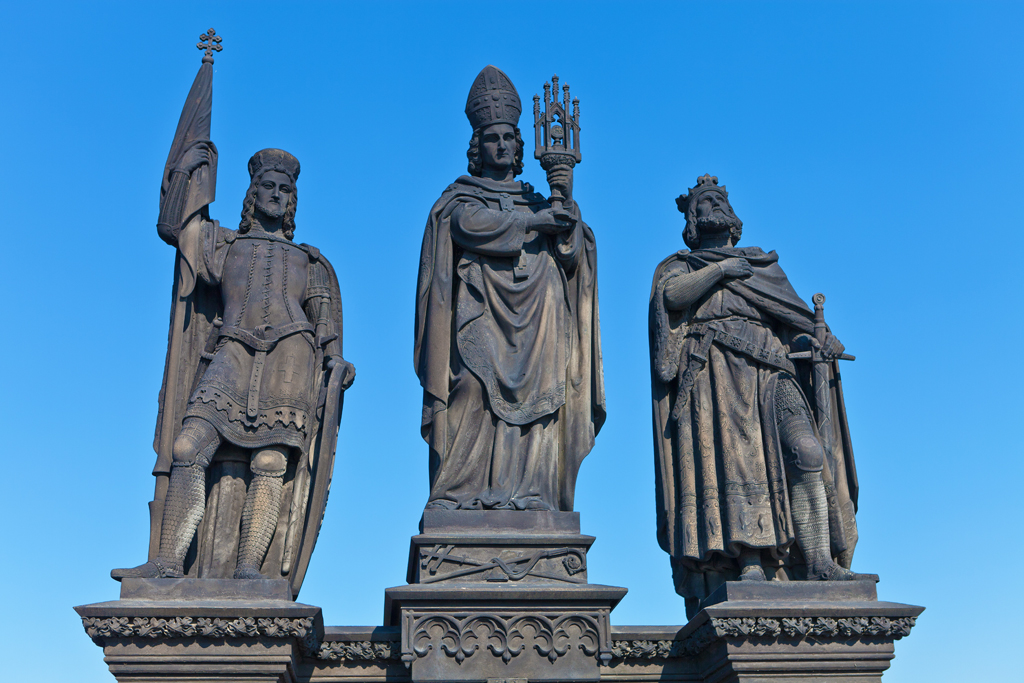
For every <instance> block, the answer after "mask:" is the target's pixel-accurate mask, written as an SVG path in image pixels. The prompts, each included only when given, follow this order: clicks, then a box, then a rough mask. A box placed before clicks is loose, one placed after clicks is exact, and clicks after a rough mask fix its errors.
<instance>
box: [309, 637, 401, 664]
mask: <svg viewBox="0 0 1024 683" xmlns="http://www.w3.org/2000/svg"><path fill="white" fill-rule="evenodd" d="M400 657H401V648H400V647H399V644H398V641H388V642H370V641H368V640H360V641H352V642H341V641H330V642H326V643H323V644H321V645H320V649H319V650H317V653H316V658H317V659H322V660H327V661H335V662H340V661H346V660H347V661H380V660H389V659H394V660H397V659H399V658H400Z"/></svg>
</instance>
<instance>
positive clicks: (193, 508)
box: [160, 417, 221, 572]
mask: <svg viewBox="0 0 1024 683" xmlns="http://www.w3.org/2000/svg"><path fill="white" fill-rule="evenodd" d="M220 441H221V440H220V435H219V434H217V430H216V429H215V428H214V426H213V425H211V424H210V423H209V422H207V421H206V420H202V419H199V418H194V417H190V418H188V419H187V420H185V423H184V424H183V425H182V428H181V433H179V434H178V438H177V439H175V440H174V461H173V462H172V467H171V480H170V482H169V483H168V485H167V496H166V498H164V516H163V524H162V526H161V531H160V559H161V560H162V561H163V562H164V563H165V564H167V565H168V566H170V567H172V568H173V569H174V570H176V571H179V572H180V571H182V567H183V565H184V562H185V554H186V553H187V552H188V547H189V545H191V544H192V537H193V536H195V533H196V529H197V528H198V527H199V522H201V521H202V519H203V509H204V507H205V504H206V468H207V467H208V466H209V465H210V460H211V459H212V458H213V454H214V453H216V452H217V448H218V447H219V446H220Z"/></svg>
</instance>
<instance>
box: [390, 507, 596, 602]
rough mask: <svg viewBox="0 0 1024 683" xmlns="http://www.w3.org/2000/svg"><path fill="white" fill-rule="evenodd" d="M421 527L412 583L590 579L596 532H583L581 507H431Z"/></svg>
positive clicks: (413, 557) (413, 553)
mask: <svg viewBox="0 0 1024 683" xmlns="http://www.w3.org/2000/svg"><path fill="white" fill-rule="evenodd" d="M420 529H421V530H422V532H423V533H421V534H419V535H417V536H413V537H412V541H411V548H410V551H409V571H408V576H407V580H408V581H409V583H424V584H426V583H437V582H441V581H460V582H475V581H487V582H504V581H510V582H523V583H535V582H539V583H560V582H564V583H577V584H583V583H586V582H587V551H588V550H589V549H590V546H591V545H592V544H593V543H594V537H593V536H586V535H583V534H580V533H579V530H580V523H579V513H576V512H550V511H532V510H525V511H518V510H479V511H478V510H425V511H424V513H423V519H422V521H421V522H420Z"/></svg>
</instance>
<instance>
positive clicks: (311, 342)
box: [111, 29, 355, 597]
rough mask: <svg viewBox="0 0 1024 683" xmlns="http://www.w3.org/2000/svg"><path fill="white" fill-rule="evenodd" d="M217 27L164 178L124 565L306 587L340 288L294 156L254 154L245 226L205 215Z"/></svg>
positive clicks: (335, 386)
mask: <svg viewBox="0 0 1024 683" xmlns="http://www.w3.org/2000/svg"><path fill="white" fill-rule="evenodd" d="M220 40H221V39H220V37H219V36H217V35H216V34H215V32H214V30H213V29H210V30H209V31H208V32H207V33H204V34H203V36H202V42H201V43H200V44H199V47H200V48H201V49H204V50H205V55H204V57H203V63H202V66H201V67H200V70H199V73H198V75H197V76H196V79H195V82H194V83H193V85H192V90H191V91H190V92H189V96H188V99H187V100H186V103H185V107H184V109H183V111H182V114H181V119H180V120H179V123H178V129H177V132H176V133H175V137H174V141H173V143H172V145H171V151H170V154H169V155H168V159H167V165H166V168H165V172H164V178H163V184H162V188H161V201H160V218H159V221H158V223H157V232H158V234H159V235H160V238H161V239H163V240H164V241H165V242H167V243H168V244H169V245H171V246H173V247H175V248H176V251H177V258H176V263H175V279H174V288H173V294H172V301H171V321H170V330H169V333H168V349H167V359H166V364H165V367H164V380H163V386H162V387H161V390H160V400H159V403H160V411H159V414H158V416H157V428H156V437H155V439H154V448H155V450H156V452H157V462H156V466H155V468H154V470H153V474H154V475H155V476H156V478H157V486H156V494H155V496H154V500H153V502H152V503H151V504H150V515H151V539H150V552H149V560H148V561H147V562H146V563H144V564H142V565H140V566H138V567H134V568H129V569H115V570H114V571H112V572H111V575H112V576H113V577H114V578H116V579H118V580H120V579H122V578H174V577H189V578H232V577H233V578H236V579H286V580H288V581H289V583H290V585H291V590H292V595H293V597H294V596H295V595H297V594H298V591H299V588H300V586H301V584H302V580H303V578H304V576H305V572H306V569H307V567H308V564H309V558H310V555H311V553H312V551H313V546H314V544H315V542H316V537H317V534H318V533H319V529H320V524H321V521H322V519H323V513H324V506H325V505H326V500H327V491H328V489H329V486H330V480H331V475H332V471H333V465H334V452H335V445H336V440H337V432H338V422H339V420H340V417H341V407H342V396H343V392H344V391H345V389H347V388H348V387H349V386H351V384H352V381H353V380H354V378H355V369H354V367H353V366H352V365H351V364H350V363H348V362H347V361H345V360H344V358H343V357H342V346H341V340H342V317H341V295H340V291H339V287H338V279H337V276H336V274H335V272H334V269H333V267H332V266H331V264H330V262H329V261H327V259H326V258H324V256H323V255H322V254H320V252H319V250H317V249H316V248H315V247H311V246H309V245H305V244H298V243H295V242H294V241H293V236H294V233H295V229H296V224H295V212H296V208H297V187H296V184H297V181H298V177H299V170H300V167H299V162H298V160H297V159H296V158H295V157H294V156H292V155H291V154H289V153H288V152H285V151H283V150H280V149H264V150H262V151H259V152H257V153H256V154H254V155H253V156H252V158H251V159H250V160H249V165H248V166H249V169H248V170H249V176H250V184H249V190H248V192H247V193H246V196H245V200H244V202H243V205H242V220H241V223H240V224H239V226H238V228H237V229H231V228H227V227H223V226H221V225H220V223H219V222H218V221H214V220H211V219H210V217H209V205H210V204H211V203H212V202H213V200H214V188H215V184H216V175H217V148H216V146H215V145H214V144H213V142H212V141H211V139H210V119H211V112H212V100H213V95H212V93H213V83H212V80H213V70H212V64H213V52H214V51H220V49H221V46H220Z"/></svg>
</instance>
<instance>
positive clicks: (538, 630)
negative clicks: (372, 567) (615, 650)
mask: <svg viewBox="0 0 1024 683" xmlns="http://www.w3.org/2000/svg"><path fill="white" fill-rule="evenodd" d="M599 618H600V617H599V616H598V615H586V614H578V613H577V614H569V615H565V616H561V617H551V618H549V617H547V616H544V615H541V614H518V615H513V616H509V617H501V616H499V615H497V614H473V615H470V616H468V617H465V618H462V619H459V618H457V617H453V616H449V615H445V614H436V613H435V614H429V615H426V616H423V617H420V618H419V619H418V620H416V621H415V622H414V623H413V625H412V628H411V630H410V634H411V636H410V638H409V645H410V647H411V650H412V651H411V652H410V653H407V654H406V653H403V654H406V657H403V659H405V660H406V661H407V663H409V662H411V660H412V659H413V658H415V657H426V656H427V655H428V654H430V652H431V650H435V649H436V650H438V651H440V652H443V653H444V654H445V655H447V656H449V657H452V658H454V659H455V661H456V662H458V663H459V664H461V663H462V662H463V661H464V660H465V659H466V658H467V657H472V656H473V655H474V654H475V653H477V652H484V651H489V652H490V653H491V655H493V656H495V657H499V658H501V660H502V661H503V662H506V663H508V662H509V660H511V659H512V658H513V657H516V656H518V655H520V654H521V653H523V652H524V651H527V652H532V651H536V652H537V653H539V654H540V655H541V656H542V657H546V658H547V659H548V660H550V661H551V662H555V661H556V660H557V659H558V658H559V657H562V656H565V655H566V654H568V653H569V651H570V650H573V649H579V650H582V651H583V653H584V654H585V655H587V656H588V657H593V656H595V655H597V654H598V652H599V651H600V650H601V649H602V648H601V645H602V639H601V632H602V629H601V624H600V622H599ZM410 655H412V656H411V657H410ZM605 657H607V654H605Z"/></svg>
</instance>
